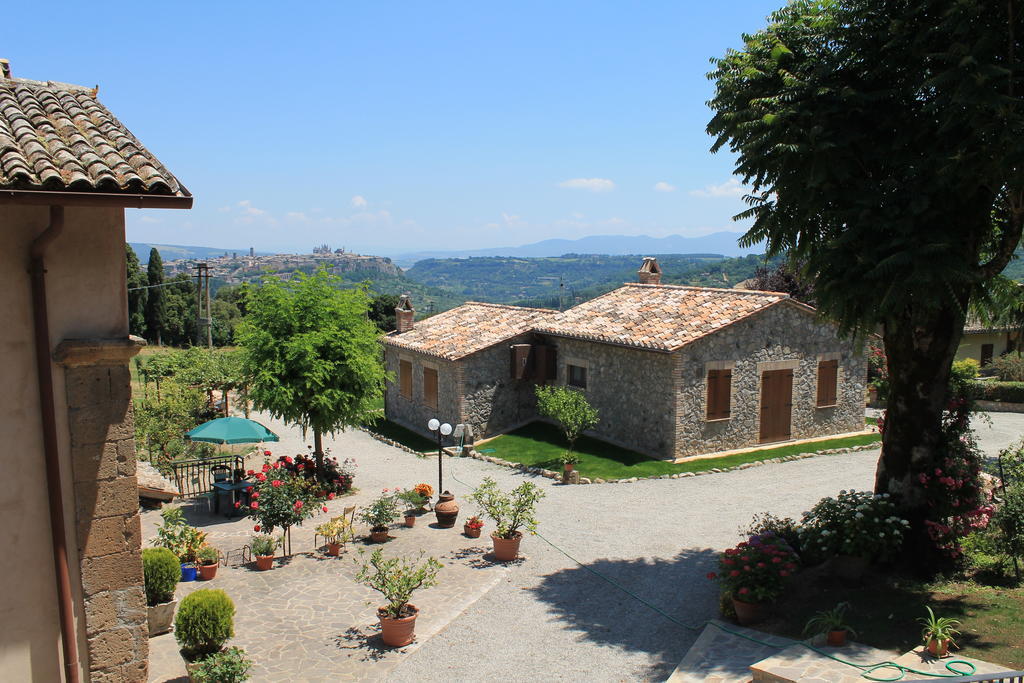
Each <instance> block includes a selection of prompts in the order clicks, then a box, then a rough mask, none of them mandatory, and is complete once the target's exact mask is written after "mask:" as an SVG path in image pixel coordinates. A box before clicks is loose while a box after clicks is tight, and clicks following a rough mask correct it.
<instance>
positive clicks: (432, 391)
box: [423, 368, 437, 410]
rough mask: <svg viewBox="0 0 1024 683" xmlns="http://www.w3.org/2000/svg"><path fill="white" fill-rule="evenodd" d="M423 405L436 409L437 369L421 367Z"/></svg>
mask: <svg viewBox="0 0 1024 683" xmlns="http://www.w3.org/2000/svg"><path fill="white" fill-rule="evenodd" d="M423 405H425V406H427V407H428V408H433V409H434V410H437V370H435V369H434V368H423Z"/></svg>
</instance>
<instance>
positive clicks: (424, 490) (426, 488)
mask: <svg viewBox="0 0 1024 683" xmlns="http://www.w3.org/2000/svg"><path fill="white" fill-rule="evenodd" d="M412 490H413V491H415V492H416V493H418V494H420V498H421V499H422V500H423V502H422V503H420V506H419V510H420V512H425V511H426V510H427V508H428V507H429V506H430V499H431V498H433V497H434V487H433V486H431V485H430V484H427V483H422V482H421V483H419V484H416V485H415V486H413V487H412Z"/></svg>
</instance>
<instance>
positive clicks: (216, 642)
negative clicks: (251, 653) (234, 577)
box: [174, 588, 235, 674]
mask: <svg viewBox="0 0 1024 683" xmlns="http://www.w3.org/2000/svg"><path fill="white" fill-rule="evenodd" d="M234 635H235V604H234V603H233V602H231V598H229V597H228V595H227V593H225V592H224V591H222V590H215V589H210V588H202V589H200V590H197V591H195V592H193V593H190V594H189V595H186V596H185V597H184V598H182V600H181V605H180V606H179V607H178V614H177V616H176V617H175V618H174V638H175V640H177V641H178V645H180V646H181V654H182V656H184V657H185V661H186V662H188V663H189V664H190V665H191V664H194V663H196V662H198V661H199V660H201V659H203V658H205V657H208V656H210V655H212V654H214V653H217V652H220V650H221V648H222V647H224V643H226V642H227V641H228V639H230V638H231V637H232V636H234ZM193 669H194V667H192V666H190V667H189V673H190V674H191V672H192V670H193Z"/></svg>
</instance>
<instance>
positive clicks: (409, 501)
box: [396, 484, 434, 527]
mask: <svg viewBox="0 0 1024 683" xmlns="http://www.w3.org/2000/svg"><path fill="white" fill-rule="evenodd" d="M424 486H426V487H427V489H429V490H430V493H431V494H433V492H434V489H432V488H430V486H429V485H428V484H417V485H416V486H414V487H413V488H411V489H406V490H404V491H397V489H396V491H397V494H396V495H397V497H398V499H399V500H401V501H402V502H403V503H405V504H406V505H408V506H409V509H407V510H406V511H405V513H404V517H405V526H407V527H411V526H415V525H416V517H417V516H419V515H420V514H422V513H423V512H424V511H425V510H426V507H427V503H429V502H430V498H428V497H427V496H425V495H424V493H423V491H424V489H423V488H422V487H424Z"/></svg>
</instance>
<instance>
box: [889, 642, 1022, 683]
mask: <svg viewBox="0 0 1024 683" xmlns="http://www.w3.org/2000/svg"><path fill="white" fill-rule="evenodd" d="M954 659H956V660H960V661H963V662H969V663H971V664H973V665H974V669H975V670H974V671H973V672H971V673H964V675H967V676H973V675H975V674H998V673H1003V672H1005V671H1009V670H1010V667H1008V666H1002V665H1001V664H992V663H991V662H984V661H982V660H980V659H972V658H970V657H962V656H960V655H958V654H956V651H953V652H952V653H951V654H950V656H949V657H944V658H942V659H936V658H935V657H932V656H931V655H930V654H928V652H927V651H926V650H925V649H924V646H923V645H922V646H921V647H916V648H914V649H913V650H911V651H910V652H908V653H906V654H904V655H901V656H900V657H898V658H897V659H895V660H894V661H895V662H896V663H897V664H899V665H900V666H905V667H907V668H908V669H914V670H915V671H919V672H921V673H913V672H907V674H906V675H905V676H904V677H903V678H904V680H905V681H910V680H911V679H921V678H925V676H924V675H922V674H933V675H934V674H945V675H947V676H948V675H949V674H951V673H956V672H967V671H969V670H970V667H965V666H964V665H963V664H953V665H952V666H953V667H955V668H956V671H952V670H950V669H947V668H946V663H947V662H949V661H951V660H954ZM883 675H885V672H883ZM931 680H942V679H935V678H933V679H931Z"/></svg>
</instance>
